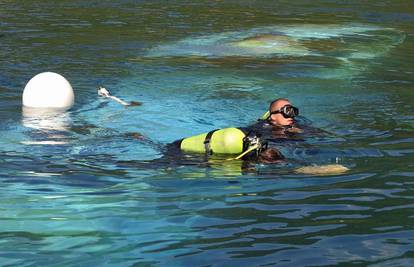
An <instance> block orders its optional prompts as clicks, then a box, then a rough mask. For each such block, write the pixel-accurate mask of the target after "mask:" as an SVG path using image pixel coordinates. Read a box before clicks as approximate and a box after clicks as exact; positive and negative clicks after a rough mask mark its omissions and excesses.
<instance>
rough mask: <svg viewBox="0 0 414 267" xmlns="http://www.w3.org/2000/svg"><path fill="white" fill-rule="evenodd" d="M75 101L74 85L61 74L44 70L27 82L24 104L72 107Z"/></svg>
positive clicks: (29, 105) (46, 106)
mask: <svg viewBox="0 0 414 267" xmlns="http://www.w3.org/2000/svg"><path fill="white" fill-rule="evenodd" d="M74 102H75V94H74V93H73V89H72V86H71V85H70V83H69V82H68V80H66V79H65V77H63V76H62V75H60V74H57V73H54V72H42V73H39V74H37V75H36V76H34V77H33V78H32V79H30V81H29V82H28V83H27V84H26V87H25V88H24V91H23V106H26V107H33V108H70V107H71V106H72V105H73V103H74Z"/></svg>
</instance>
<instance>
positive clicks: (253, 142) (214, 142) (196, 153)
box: [98, 88, 347, 174]
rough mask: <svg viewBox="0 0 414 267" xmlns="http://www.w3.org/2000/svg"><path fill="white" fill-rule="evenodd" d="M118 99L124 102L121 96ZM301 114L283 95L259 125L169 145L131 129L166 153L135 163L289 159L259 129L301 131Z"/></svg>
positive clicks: (245, 163) (244, 163)
mask: <svg viewBox="0 0 414 267" xmlns="http://www.w3.org/2000/svg"><path fill="white" fill-rule="evenodd" d="M103 89H105V88H99V89H98V93H99V94H100V95H102V96H105V97H109V96H111V95H110V93H109V92H108V91H107V90H106V89H105V91H103ZM105 92H107V93H105ZM104 93H105V94H104ZM111 99H112V98H111ZM115 100H116V99H115ZM116 101H117V102H120V101H118V100H116ZM121 104H122V103H121ZM298 115H299V109H298V108H296V107H294V106H293V105H292V104H291V103H290V102H289V100H288V99H286V98H279V99H276V100H274V101H273V102H272V103H271V104H270V106H269V111H268V112H266V114H265V115H264V116H263V118H262V119H261V120H260V121H259V123H258V124H256V125H255V126H256V127H246V128H234V127H232V128H224V129H216V130H212V131H210V132H207V133H202V134H198V135H195V136H190V137H187V138H183V139H180V140H177V141H175V142H173V143H170V144H167V145H165V146H163V145H161V144H157V143H156V142H154V141H152V140H151V139H148V138H146V137H144V136H142V135H140V134H139V133H130V134H127V136H129V137H131V138H134V139H138V140H140V141H141V142H143V143H147V144H149V145H151V146H153V147H155V148H156V149H157V150H159V151H160V152H162V155H163V156H162V157H161V158H158V159H153V160H150V161H139V162H136V161H135V162H134V164H137V165H140V164H145V163H151V164H153V165H154V166H160V167H162V168H163V167H168V166H172V167H177V166H182V165H198V166H205V165H208V164H209V162H211V161H214V160H218V161H228V160H234V161H238V162H241V163H242V164H241V169H242V170H247V169H251V168H250V167H251V166H252V165H254V164H257V163H259V164H275V163H282V162H287V160H286V159H285V157H284V156H283V154H282V153H281V152H280V151H279V149H276V148H275V147H274V146H273V147H269V146H268V139H267V138H266V137H265V136H263V135H262V133H261V132H260V131H259V130H262V129H263V128H270V129H272V128H276V129H281V130H282V131H283V134H285V135H286V134H293V133H301V129H300V128H298V127H297V125H296V121H295V119H294V118H295V117H296V116H298ZM257 126H259V127H257ZM269 126H270V127H269ZM290 161H292V160H290ZM120 163H121V162H120ZM130 163H131V162H130ZM326 166H329V165H325V166H324V169H323V170H322V171H320V167H319V166H317V167H313V169H312V168H311V169H306V170H304V171H302V173H308V174H312V173H316V172H317V171H320V172H321V173H329V172H330V171H332V169H329V167H326ZM336 167H339V169H336V172H343V171H346V170H347V168H345V167H343V166H342V165H338V164H337V165H336ZM315 168H316V169H315ZM297 169H300V168H297ZM338 170H339V171H338Z"/></svg>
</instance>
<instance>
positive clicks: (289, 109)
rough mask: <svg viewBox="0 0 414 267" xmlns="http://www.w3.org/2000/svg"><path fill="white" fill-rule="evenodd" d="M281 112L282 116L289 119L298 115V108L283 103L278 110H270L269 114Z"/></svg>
mask: <svg viewBox="0 0 414 267" xmlns="http://www.w3.org/2000/svg"><path fill="white" fill-rule="evenodd" d="M278 113H280V114H282V116H283V118H285V119H289V118H294V117H296V116H298V115H299V109H298V108H297V107H294V106H292V105H284V106H283V107H281V108H280V109H279V110H275V111H272V112H270V115H272V114H278Z"/></svg>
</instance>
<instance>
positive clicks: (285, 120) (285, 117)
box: [268, 98, 299, 126]
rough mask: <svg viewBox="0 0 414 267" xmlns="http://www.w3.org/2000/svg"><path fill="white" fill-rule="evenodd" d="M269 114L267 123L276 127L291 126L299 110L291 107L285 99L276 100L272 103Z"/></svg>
mask: <svg viewBox="0 0 414 267" xmlns="http://www.w3.org/2000/svg"><path fill="white" fill-rule="evenodd" d="M269 112H270V116H269V119H268V120H269V122H270V123H271V124H273V125H278V126H289V125H292V124H293V123H294V122H295V120H294V117H296V116H297V115H299V109H298V108H296V107H294V106H292V104H291V103H290V101H289V100H288V99H286V98H278V99H276V100H274V101H272V103H270V106H269Z"/></svg>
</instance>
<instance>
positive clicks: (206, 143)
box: [204, 129, 218, 155]
mask: <svg viewBox="0 0 414 267" xmlns="http://www.w3.org/2000/svg"><path fill="white" fill-rule="evenodd" d="M217 130H218V129H215V130H212V131H210V132H208V134H207V135H206V138H205V139H204V148H205V150H206V154H209V155H211V154H213V151H212V150H211V147H210V140H211V137H212V136H213V133H214V132H215V131H217Z"/></svg>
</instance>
